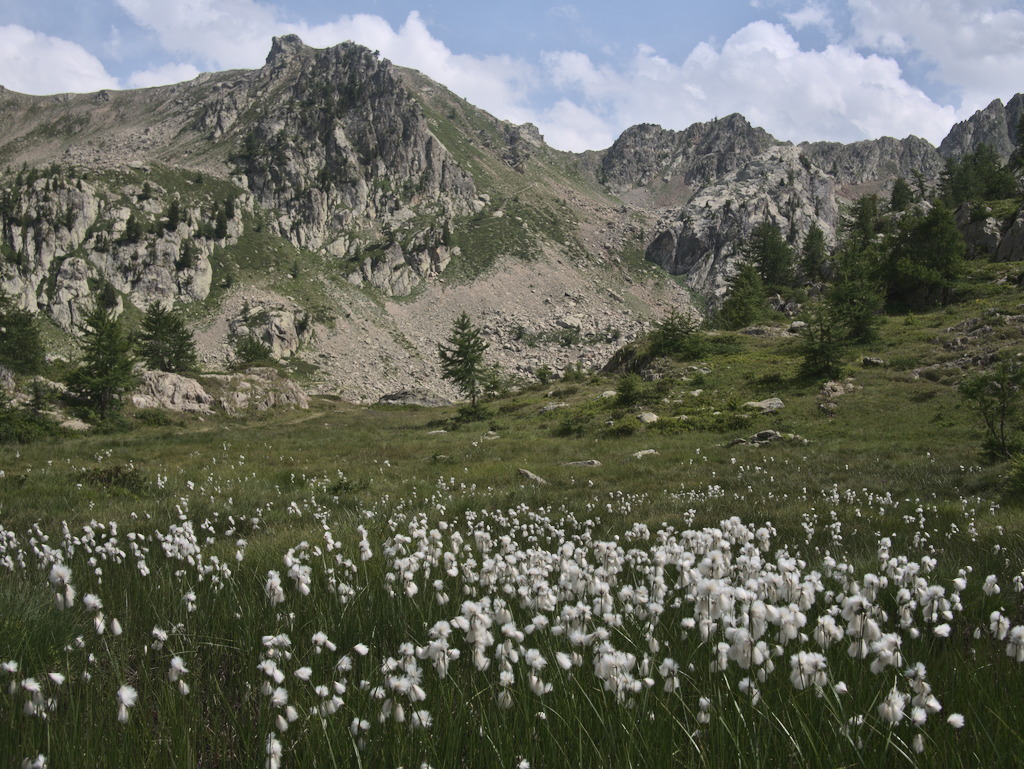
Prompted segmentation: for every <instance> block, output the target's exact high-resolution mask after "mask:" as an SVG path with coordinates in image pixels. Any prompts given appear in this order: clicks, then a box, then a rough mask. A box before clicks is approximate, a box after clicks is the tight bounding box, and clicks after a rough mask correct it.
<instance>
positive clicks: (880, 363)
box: [860, 355, 885, 368]
mask: <svg viewBox="0 0 1024 769" xmlns="http://www.w3.org/2000/svg"><path fill="white" fill-rule="evenodd" d="M860 363H861V365H862V366H864V368H882V367H884V366H885V361H884V360H882V359H881V358H872V357H870V356H868V355H865V356H864V357H863V358H861V360H860Z"/></svg>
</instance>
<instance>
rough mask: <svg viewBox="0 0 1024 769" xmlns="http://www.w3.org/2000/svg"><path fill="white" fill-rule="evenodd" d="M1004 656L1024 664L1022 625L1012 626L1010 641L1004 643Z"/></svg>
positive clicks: (1023, 630)
mask: <svg viewBox="0 0 1024 769" xmlns="http://www.w3.org/2000/svg"><path fill="white" fill-rule="evenodd" d="M1006 656H1007V657H1013V658H1014V659H1015V660H1016V661H1017V662H1024V625H1014V627H1013V630H1011V631H1010V640H1009V641H1007V643H1006Z"/></svg>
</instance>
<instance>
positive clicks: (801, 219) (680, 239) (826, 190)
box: [646, 144, 839, 294]
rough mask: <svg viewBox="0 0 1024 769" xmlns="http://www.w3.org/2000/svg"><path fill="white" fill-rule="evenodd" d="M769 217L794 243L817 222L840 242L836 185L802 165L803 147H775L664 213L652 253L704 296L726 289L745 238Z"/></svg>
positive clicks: (654, 259) (653, 258)
mask: <svg viewBox="0 0 1024 769" xmlns="http://www.w3.org/2000/svg"><path fill="white" fill-rule="evenodd" d="M766 218H767V219H771V220H774V221H775V222H776V223H777V224H779V225H780V227H781V228H782V230H783V233H785V234H787V235H789V236H790V238H791V239H792V240H794V241H796V242H799V241H800V240H801V239H802V238H803V237H804V236H805V235H806V233H807V231H808V230H809V229H810V227H811V225H812V224H817V225H818V226H819V227H821V229H822V230H823V231H824V233H825V238H826V241H828V242H834V240H835V232H836V227H837V225H838V223H839V199H838V196H837V193H836V185H835V182H834V181H833V179H832V177H830V176H829V175H827V174H826V173H824V172H822V171H821V170H820V169H818V168H816V167H815V166H813V165H808V164H806V163H804V162H802V161H801V154H800V150H799V149H798V148H796V147H793V146H792V145H788V144H775V145H773V146H771V147H770V148H769V149H768V150H766V151H765V152H763V153H761V154H759V155H757V156H754V157H752V158H750V159H748V160H747V161H746V162H745V163H744V164H743V165H742V166H741V167H740V168H739V169H738V170H734V171H731V172H729V173H727V174H726V175H725V176H723V177H722V178H720V179H719V180H717V181H716V182H714V183H711V184H708V185H706V186H705V187H704V188H703V189H701V190H700V191H699V192H698V193H697V194H696V195H694V196H693V197H692V198H691V199H690V200H689V202H688V203H687V204H686V205H685V206H683V207H682V208H680V209H677V210H675V211H672V212H671V213H670V214H669V215H668V216H666V217H664V218H663V219H662V220H661V222H660V223H659V227H658V230H659V234H658V235H657V236H656V237H655V238H654V239H653V241H652V242H651V244H650V245H649V246H648V247H647V252H646V258H647V259H648V260H649V261H651V262H654V263H655V264H657V265H659V266H660V267H662V268H663V269H665V270H666V271H668V272H670V273H672V274H673V275H686V276H687V277H688V279H689V282H690V284H691V285H692V286H693V287H694V288H695V289H697V290H699V291H701V292H703V293H707V294H722V293H723V292H724V291H725V288H726V281H727V280H728V278H729V276H730V275H731V274H732V273H733V272H734V271H735V263H736V257H737V256H738V255H739V251H740V247H741V245H742V243H743V241H744V240H745V239H746V238H747V237H748V236H749V235H750V233H751V231H752V230H753V229H754V227H755V226H756V225H757V224H759V223H760V222H762V221H764V220H765V219H766Z"/></svg>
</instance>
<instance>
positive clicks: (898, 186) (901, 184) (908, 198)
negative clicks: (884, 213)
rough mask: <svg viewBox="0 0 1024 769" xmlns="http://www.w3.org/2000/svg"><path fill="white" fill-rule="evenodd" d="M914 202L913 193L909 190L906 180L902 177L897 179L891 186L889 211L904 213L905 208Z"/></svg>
mask: <svg viewBox="0 0 1024 769" xmlns="http://www.w3.org/2000/svg"><path fill="white" fill-rule="evenodd" d="M913 202H914V191H913V190H912V189H910V185H909V184H907V180H906V179H904V178H903V177H902V176H900V177H898V178H897V179H896V181H895V182H893V184H892V194H891V195H890V196H889V210H890V211H906V210H907V206H909V205H910V204H911V203H913Z"/></svg>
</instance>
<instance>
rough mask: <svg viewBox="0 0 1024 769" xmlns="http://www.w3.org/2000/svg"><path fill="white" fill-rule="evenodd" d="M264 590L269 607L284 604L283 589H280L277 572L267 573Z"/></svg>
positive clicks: (279, 579)
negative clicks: (268, 600)
mask: <svg viewBox="0 0 1024 769" xmlns="http://www.w3.org/2000/svg"><path fill="white" fill-rule="evenodd" d="M264 589H265V590H266V591H267V598H269V599H270V605H271V606H276V605H277V604H279V603H284V588H283V587H281V574H280V573H279V572H276V571H273V570H271V571H268V572H267V585H266V587H265V588H264Z"/></svg>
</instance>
